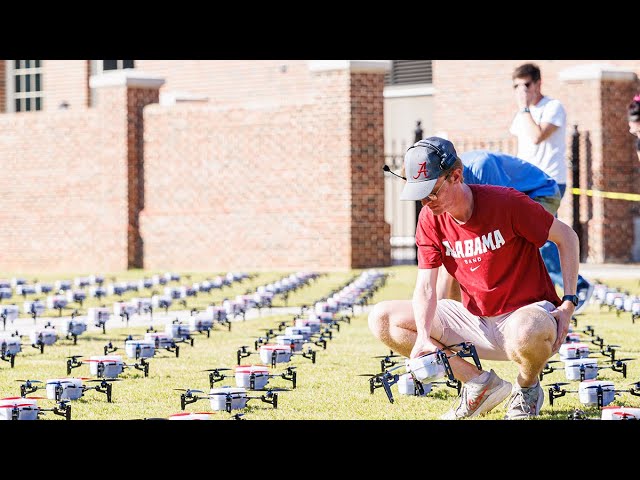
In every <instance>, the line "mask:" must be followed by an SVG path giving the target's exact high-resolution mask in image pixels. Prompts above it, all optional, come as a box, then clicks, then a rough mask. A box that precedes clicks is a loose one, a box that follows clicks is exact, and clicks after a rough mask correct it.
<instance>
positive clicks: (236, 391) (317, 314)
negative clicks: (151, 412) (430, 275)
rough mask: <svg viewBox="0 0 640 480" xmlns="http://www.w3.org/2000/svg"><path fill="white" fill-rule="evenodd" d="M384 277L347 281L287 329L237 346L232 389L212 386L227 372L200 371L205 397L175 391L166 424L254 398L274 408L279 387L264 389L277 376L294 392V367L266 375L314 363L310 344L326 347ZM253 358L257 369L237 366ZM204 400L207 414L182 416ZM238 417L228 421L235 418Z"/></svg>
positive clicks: (370, 273)
mask: <svg viewBox="0 0 640 480" xmlns="http://www.w3.org/2000/svg"><path fill="white" fill-rule="evenodd" d="M386 277H387V274H385V273H382V272H379V271H376V270H367V271H365V272H363V273H362V274H361V275H360V276H358V277H357V278H355V279H352V280H350V281H349V282H347V284H346V285H344V286H343V287H340V288H338V289H336V290H334V291H333V292H331V293H330V294H329V295H328V296H326V297H324V298H322V299H320V300H318V301H316V302H315V303H314V305H313V307H312V308H308V307H307V306H302V307H301V312H300V314H299V315H295V316H294V318H293V321H292V324H291V325H288V324H287V322H286V321H282V322H279V323H278V325H277V327H274V328H269V329H266V330H265V333H264V334H263V335H261V336H259V337H257V338H256V339H255V340H254V342H253V347H254V350H249V348H250V346H249V345H242V346H240V347H239V348H238V350H237V352H236V361H237V366H236V367H235V368H234V370H235V373H234V377H235V386H223V387H216V386H215V384H216V383H217V382H221V381H223V380H224V379H225V378H227V376H228V375H227V374H226V373H223V372H226V371H230V370H232V369H231V368H213V369H209V370H206V371H207V372H208V374H209V392H208V393H205V391H204V390H198V389H191V388H186V389H185V388H177V389H175V390H178V391H180V392H182V393H181V394H180V406H181V410H182V412H180V413H177V414H174V415H172V416H170V417H169V419H171V420H203V419H211V416H212V415H214V414H215V413H216V412H217V411H220V410H225V411H226V412H228V413H231V412H232V411H233V410H242V409H244V408H245V407H246V406H247V402H248V401H250V400H252V399H259V400H261V401H262V402H265V403H268V404H270V405H272V406H273V408H277V406H278V393H277V392H281V391H288V389H283V388H272V387H268V384H269V381H270V379H271V378H274V377H279V378H282V379H283V380H287V381H289V382H291V386H292V389H295V388H296V385H297V375H296V372H295V368H296V367H295V366H286V368H285V370H284V371H283V372H281V373H271V372H270V370H269V368H272V369H273V371H275V369H276V368H277V365H278V364H288V363H289V362H290V361H291V360H292V359H293V358H294V357H297V356H299V357H302V358H306V359H309V360H311V362H312V363H314V364H315V362H316V353H317V352H316V350H313V347H312V346H311V345H315V346H320V347H322V348H323V349H326V348H327V342H328V341H330V340H332V339H333V338H334V332H335V331H337V332H339V331H340V324H341V323H344V322H346V323H350V322H351V316H352V315H353V314H354V313H355V307H356V306H361V307H362V306H364V305H365V304H367V303H368V301H369V300H370V299H371V297H372V296H373V295H374V293H375V292H376V291H377V290H378V289H379V288H380V287H382V286H384V285H385V283H386ZM251 355H258V356H259V357H260V361H261V362H262V364H251V365H242V362H243V359H244V358H246V357H249V356H251ZM265 388H268V389H267V390H266V392H265V393H264V394H262V395H259V396H251V395H248V393H250V392H248V391H247V389H248V390H249V391H264V389H265ZM207 399H208V400H209V403H210V407H211V410H212V411H210V412H185V409H186V407H187V405H190V404H192V403H195V402H197V401H198V400H207ZM239 415H241V414H236V415H235V416H233V417H232V418H233V419H239Z"/></svg>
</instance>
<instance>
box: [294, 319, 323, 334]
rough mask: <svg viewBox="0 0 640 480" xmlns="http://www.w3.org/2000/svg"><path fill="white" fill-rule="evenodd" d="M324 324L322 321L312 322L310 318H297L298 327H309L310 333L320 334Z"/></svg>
mask: <svg viewBox="0 0 640 480" xmlns="http://www.w3.org/2000/svg"><path fill="white" fill-rule="evenodd" d="M321 326H322V322H321V321H320V320H312V319H310V318H296V327H309V328H310V332H311V333H312V334H313V333H318V332H319V331H320V327H321Z"/></svg>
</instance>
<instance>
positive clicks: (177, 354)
mask: <svg viewBox="0 0 640 480" xmlns="http://www.w3.org/2000/svg"><path fill="white" fill-rule="evenodd" d="M179 356H180V345H176V358H178V357H179Z"/></svg>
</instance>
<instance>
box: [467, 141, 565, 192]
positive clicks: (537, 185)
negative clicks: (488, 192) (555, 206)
mask: <svg viewBox="0 0 640 480" xmlns="http://www.w3.org/2000/svg"><path fill="white" fill-rule="evenodd" d="M459 156H460V159H461V160H462V163H463V164H464V181H465V183H467V184H486V185H498V186H501V187H511V188H515V189H516V190H518V191H520V192H522V193H524V194H526V195H527V196H529V198H536V197H548V196H554V195H560V189H559V188H558V184H557V183H556V181H555V180H554V179H553V178H551V177H550V176H549V175H547V174H546V173H544V172H543V171H542V170H540V169H539V168H538V167H536V166H535V165H533V164H532V163H529V162H527V161H525V160H522V159H520V158H518V157H514V156H511V155H507V154H506V153H502V152H491V151H488V150H472V151H470V152H464V153H462V154H460V155H459Z"/></svg>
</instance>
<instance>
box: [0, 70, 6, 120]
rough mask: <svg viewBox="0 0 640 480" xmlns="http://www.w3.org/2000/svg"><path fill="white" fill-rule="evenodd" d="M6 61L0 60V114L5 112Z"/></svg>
mask: <svg viewBox="0 0 640 480" xmlns="http://www.w3.org/2000/svg"><path fill="white" fill-rule="evenodd" d="M6 63H7V61H6V60H0V113H4V112H6V111H7V70H6Z"/></svg>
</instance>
